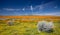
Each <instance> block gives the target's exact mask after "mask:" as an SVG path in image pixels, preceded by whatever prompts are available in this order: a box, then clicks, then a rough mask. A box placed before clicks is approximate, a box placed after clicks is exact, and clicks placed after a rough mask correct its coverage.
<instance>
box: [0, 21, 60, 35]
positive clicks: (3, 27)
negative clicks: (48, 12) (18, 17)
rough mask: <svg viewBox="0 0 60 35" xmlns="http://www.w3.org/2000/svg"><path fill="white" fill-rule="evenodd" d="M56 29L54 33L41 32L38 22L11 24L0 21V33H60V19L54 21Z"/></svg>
mask: <svg viewBox="0 0 60 35" xmlns="http://www.w3.org/2000/svg"><path fill="white" fill-rule="evenodd" d="M54 25H55V29H54V32H53V33H46V32H41V33H39V32H38V30H37V22H33V21H32V22H19V23H18V22H14V25H12V26H9V25H8V24H6V22H3V21H1V22H0V35H60V21H59V22H58V20H57V21H55V22H54Z"/></svg>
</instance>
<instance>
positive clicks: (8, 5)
mask: <svg viewBox="0 0 60 35" xmlns="http://www.w3.org/2000/svg"><path fill="white" fill-rule="evenodd" d="M10 15H14V16H15V15H17V16H19V15H53V16H60V0H0V16H10Z"/></svg>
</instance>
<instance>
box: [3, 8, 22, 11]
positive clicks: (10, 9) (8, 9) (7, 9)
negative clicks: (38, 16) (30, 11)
mask: <svg viewBox="0 0 60 35" xmlns="http://www.w3.org/2000/svg"><path fill="white" fill-rule="evenodd" d="M3 10H6V11H19V10H21V9H12V8H3Z"/></svg>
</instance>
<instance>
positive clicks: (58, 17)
mask: <svg viewBox="0 0 60 35" xmlns="http://www.w3.org/2000/svg"><path fill="white" fill-rule="evenodd" d="M0 18H51V19H60V16H0Z"/></svg>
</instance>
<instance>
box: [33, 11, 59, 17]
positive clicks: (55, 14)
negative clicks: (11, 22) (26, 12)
mask: <svg viewBox="0 0 60 35" xmlns="http://www.w3.org/2000/svg"><path fill="white" fill-rule="evenodd" d="M33 15H43V16H45V15H51V16H60V12H53V13H40V14H39V13H34V14H33Z"/></svg>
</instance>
